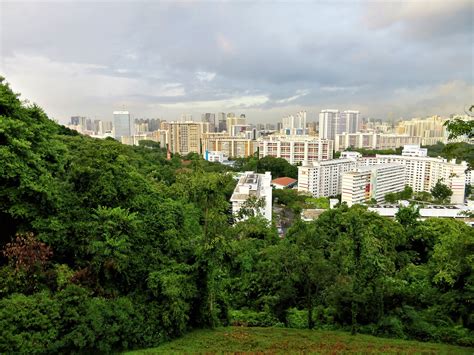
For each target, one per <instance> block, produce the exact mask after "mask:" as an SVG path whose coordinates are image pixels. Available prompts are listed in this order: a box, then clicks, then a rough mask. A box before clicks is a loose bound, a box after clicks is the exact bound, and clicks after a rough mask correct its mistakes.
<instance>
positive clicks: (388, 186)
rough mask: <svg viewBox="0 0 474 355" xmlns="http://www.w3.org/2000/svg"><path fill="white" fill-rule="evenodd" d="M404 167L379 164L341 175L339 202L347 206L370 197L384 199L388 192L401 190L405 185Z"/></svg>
mask: <svg viewBox="0 0 474 355" xmlns="http://www.w3.org/2000/svg"><path fill="white" fill-rule="evenodd" d="M403 170H404V168H403V167H401V166H400V165H399V164H379V165H373V166H365V167H359V168H357V169H356V170H355V171H350V172H347V173H344V174H343V175H342V189H341V190H342V193H341V202H346V203H347V205H348V206H352V205H354V204H357V203H366V202H369V201H370V200H371V199H375V200H376V201H377V202H381V201H383V200H384V197H385V195H386V194H388V193H389V192H398V191H402V190H403V188H404V186H405V177H404V173H403Z"/></svg>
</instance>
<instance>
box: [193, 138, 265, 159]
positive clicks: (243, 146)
mask: <svg viewBox="0 0 474 355" xmlns="http://www.w3.org/2000/svg"><path fill="white" fill-rule="evenodd" d="M202 147H203V151H206V150H207V151H218V152H223V153H224V154H225V155H227V156H228V157H229V158H246V157H249V156H252V155H253V154H254V153H255V152H256V151H257V144H256V141H255V140H253V139H251V138H248V137H232V136H230V135H229V134H227V133H226V132H222V133H208V134H204V135H203V139H202Z"/></svg>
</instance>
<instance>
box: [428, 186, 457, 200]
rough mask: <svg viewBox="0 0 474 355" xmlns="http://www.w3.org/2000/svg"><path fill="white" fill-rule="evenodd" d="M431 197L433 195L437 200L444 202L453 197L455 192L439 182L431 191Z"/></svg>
mask: <svg viewBox="0 0 474 355" xmlns="http://www.w3.org/2000/svg"><path fill="white" fill-rule="evenodd" d="M431 195H433V197H434V198H435V199H436V200H438V201H440V202H443V201H446V200H447V199H448V198H449V197H451V196H452V195H453V191H452V190H451V189H450V188H449V187H448V186H447V185H445V184H443V183H442V182H441V181H438V182H437V183H436V185H435V186H433V188H432V189H431Z"/></svg>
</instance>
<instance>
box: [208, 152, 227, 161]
mask: <svg viewBox="0 0 474 355" xmlns="http://www.w3.org/2000/svg"><path fill="white" fill-rule="evenodd" d="M204 159H205V160H207V161H211V162H217V163H224V162H227V161H228V160H229V157H228V156H227V155H226V154H225V153H224V152H218V151H208V150H206V151H205V152H204Z"/></svg>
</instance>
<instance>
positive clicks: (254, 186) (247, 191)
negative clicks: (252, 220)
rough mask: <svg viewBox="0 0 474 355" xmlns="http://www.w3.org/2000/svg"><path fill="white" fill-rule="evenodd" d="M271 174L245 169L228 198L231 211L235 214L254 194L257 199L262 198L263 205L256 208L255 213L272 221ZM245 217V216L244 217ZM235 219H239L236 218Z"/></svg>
mask: <svg viewBox="0 0 474 355" xmlns="http://www.w3.org/2000/svg"><path fill="white" fill-rule="evenodd" d="M271 181H272V175H271V173H270V172H266V173H265V174H257V173H254V172H253V171H246V172H245V173H243V174H242V176H241V177H240V178H239V181H238V182H237V186H236V187H235V189H234V193H233V194H232V197H231V198H230V201H231V202H232V213H233V214H234V215H237V214H238V213H239V211H240V210H241V208H242V207H243V206H244V204H245V202H246V201H247V200H248V199H249V198H250V197H251V196H254V197H256V198H257V199H258V200H260V199H263V207H262V208H259V209H257V210H255V209H254V213H255V214H260V215H262V216H263V217H264V218H265V219H266V220H267V221H269V222H271V221H272V187H271ZM244 219H245V218H244ZM237 220H239V219H238V218H237Z"/></svg>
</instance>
